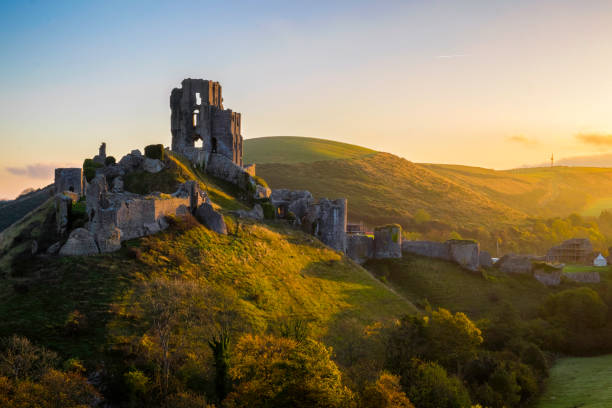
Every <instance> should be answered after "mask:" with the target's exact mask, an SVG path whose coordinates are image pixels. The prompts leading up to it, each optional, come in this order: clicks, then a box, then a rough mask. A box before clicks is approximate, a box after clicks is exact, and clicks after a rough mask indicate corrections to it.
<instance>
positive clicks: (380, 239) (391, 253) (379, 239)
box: [374, 225, 402, 259]
mask: <svg viewBox="0 0 612 408" xmlns="http://www.w3.org/2000/svg"><path fill="white" fill-rule="evenodd" d="M374 257H375V258H376V259H384V258H401V257H402V227H401V226H399V225H386V226H382V227H376V228H375V229H374Z"/></svg>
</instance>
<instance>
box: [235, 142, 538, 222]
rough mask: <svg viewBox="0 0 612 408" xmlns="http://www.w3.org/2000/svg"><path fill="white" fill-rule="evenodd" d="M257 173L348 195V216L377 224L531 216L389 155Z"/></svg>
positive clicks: (274, 166)
mask: <svg viewBox="0 0 612 408" xmlns="http://www.w3.org/2000/svg"><path fill="white" fill-rule="evenodd" d="M247 149H248V145H247ZM257 174H259V175H260V176H262V177H263V178H264V179H266V180H267V181H268V184H269V185H270V186H271V187H272V188H292V189H304V190H308V191H310V192H311V193H312V194H313V195H314V196H315V197H327V198H337V197H346V198H347V199H348V203H349V205H348V209H349V219H350V220H352V221H363V222H366V223H368V224H370V225H373V226H375V225H381V224H386V223H389V222H397V223H400V224H407V223H410V221H411V220H412V216H413V215H414V213H415V212H416V211H417V210H419V209H424V210H426V211H427V212H428V213H429V214H431V215H432V217H433V218H434V219H437V220H440V221H444V222H447V223H449V224H451V225H457V224H458V223H459V222H460V223H461V225H463V226H472V227H477V226H481V225H495V224H499V223H502V222H507V221H513V222H517V221H518V220H521V219H524V218H525V217H526V215H525V214H522V213H520V212H518V211H515V210H513V209H512V208H510V207H508V206H506V205H503V204H499V203H497V202H495V201H493V200H491V199H489V198H488V197H487V196H486V195H484V194H481V193H478V192H474V191H473V190H470V189H469V188H466V187H464V186H461V185H459V184H457V183H455V182H454V181H452V180H451V179H449V178H445V177H443V176H440V175H438V174H436V173H434V172H433V171H431V170H429V169H427V168H425V167H423V166H420V165H417V164H414V163H411V162H409V161H408V160H405V159H402V158H400V157H397V156H394V155H392V154H388V153H376V154H373V155H369V156H366V157H362V158H358V159H338V160H333V161H332V160H327V161H320V162H316V163H294V164H279V163H270V164H259V163H258V164H257Z"/></svg>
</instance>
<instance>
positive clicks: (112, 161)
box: [104, 156, 117, 166]
mask: <svg viewBox="0 0 612 408" xmlns="http://www.w3.org/2000/svg"><path fill="white" fill-rule="evenodd" d="M115 163H117V160H116V159H115V158H114V157H113V156H108V157H107V158H106V159H104V165H105V166H109V165H111V164H115Z"/></svg>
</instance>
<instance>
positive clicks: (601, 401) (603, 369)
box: [536, 355, 612, 408]
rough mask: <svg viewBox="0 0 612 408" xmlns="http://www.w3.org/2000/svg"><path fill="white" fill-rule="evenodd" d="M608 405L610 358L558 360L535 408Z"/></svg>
mask: <svg viewBox="0 0 612 408" xmlns="http://www.w3.org/2000/svg"><path fill="white" fill-rule="evenodd" d="M611 406H612V355H605V356H599V357H571V358H561V359H559V360H557V362H556V364H555V365H554V366H553V367H552V369H551V370H550V378H549V380H548V382H547V385H546V390H545V392H544V394H543V395H542V397H540V400H539V402H538V403H537V404H536V407H537V408H566V407H581V408H608V407H611Z"/></svg>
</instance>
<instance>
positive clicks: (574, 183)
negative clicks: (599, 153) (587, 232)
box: [423, 164, 612, 217]
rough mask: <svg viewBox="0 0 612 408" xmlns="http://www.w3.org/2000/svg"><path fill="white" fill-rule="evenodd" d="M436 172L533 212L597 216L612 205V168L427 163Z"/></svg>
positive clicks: (527, 211) (496, 199) (518, 208)
mask: <svg viewBox="0 0 612 408" xmlns="http://www.w3.org/2000/svg"><path fill="white" fill-rule="evenodd" d="M423 166H425V167H427V168H428V169H430V170H432V171H434V172H435V173H437V174H439V175H441V176H444V177H448V178H450V179H452V180H454V181H455V182H457V183H458V184H461V185H462V186H464V187H466V188H469V189H471V190H473V191H477V192H479V193H482V194H484V195H486V196H487V197H489V198H490V199H492V200H494V201H496V202H499V203H503V204H505V205H508V206H510V207H512V208H514V209H516V210H518V211H521V212H523V213H526V214H529V215H531V216H541V217H550V216H566V215H568V214H570V213H574V212H575V213H581V214H583V215H594V216H597V215H599V213H600V212H601V210H603V209H610V208H612V168H593V167H553V168H550V167H542V168H526V169H515V170H506V171H496V170H490V169H483V168H479V167H469V166H457V165H442V164H423Z"/></svg>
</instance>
